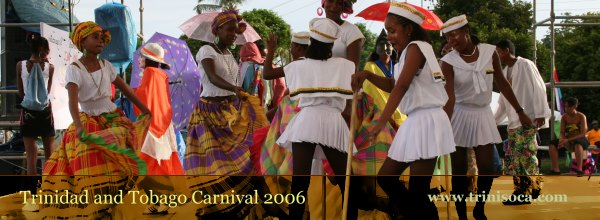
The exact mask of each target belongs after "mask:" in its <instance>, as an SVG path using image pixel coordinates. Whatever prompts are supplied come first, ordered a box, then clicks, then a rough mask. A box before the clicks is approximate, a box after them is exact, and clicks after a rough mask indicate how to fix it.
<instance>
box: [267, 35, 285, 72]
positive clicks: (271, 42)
mask: <svg viewBox="0 0 600 220" xmlns="http://www.w3.org/2000/svg"><path fill="white" fill-rule="evenodd" d="M276 49H277V35H275V33H270V34H269V37H268V38H267V58H266V59H265V65H264V69H263V78H264V79H266V80H271V79H277V78H281V77H284V76H285V74H284V72H283V67H277V68H273V58H274V57H275V50H276Z"/></svg>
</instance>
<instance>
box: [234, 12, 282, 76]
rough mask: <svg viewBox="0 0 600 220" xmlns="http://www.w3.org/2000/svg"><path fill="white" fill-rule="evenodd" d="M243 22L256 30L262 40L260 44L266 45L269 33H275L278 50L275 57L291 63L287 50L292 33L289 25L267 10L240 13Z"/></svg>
mask: <svg viewBox="0 0 600 220" xmlns="http://www.w3.org/2000/svg"><path fill="white" fill-rule="evenodd" d="M242 17H244V20H245V21H246V22H248V24H250V26H252V27H253V28H254V30H256V32H257V33H258V35H260V37H261V38H262V39H263V42H260V43H262V44H266V42H264V40H266V39H267V37H268V36H269V34H270V33H275V34H276V35H277V38H278V43H279V48H278V51H277V55H278V56H280V57H281V58H283V60H284V61H283V63H280V64H284V63H288V62H290V61H291V58H290V56H289V50H290V46H291V42H292V32H291V28H290V25H289V24H288V23H286V22H285V21H284V20H283V19H282V18H281V17H279V15H277V13H275V12H273V11H271V10H267V9H253V10H252V11H246V12H244V13H242Z"/></svg>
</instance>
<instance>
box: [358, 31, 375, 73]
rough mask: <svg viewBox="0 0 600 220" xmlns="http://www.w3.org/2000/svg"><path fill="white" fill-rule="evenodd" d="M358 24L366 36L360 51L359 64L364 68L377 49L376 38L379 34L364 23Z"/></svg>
mask: <svg viewBox="0 0 600 220" xmlns="http://www.w3.org/2000/svg"><path fill="white" fill-rule="evenodd" d="M356 26H357V27H358V29H360V32H362V34H363V35H364V36H365V42H364V44H363V48H362V51H361V53H360V64H359V66H358V69H362V68H363V67H364V66H365V63H366V62H367V61H368V59H369V56H370V55H371V53H372V52H373V51H375V40H377V35H376V34H374V33H373V32H371V31H369V29H367V26H365V24H363V23H356Z"/></svg>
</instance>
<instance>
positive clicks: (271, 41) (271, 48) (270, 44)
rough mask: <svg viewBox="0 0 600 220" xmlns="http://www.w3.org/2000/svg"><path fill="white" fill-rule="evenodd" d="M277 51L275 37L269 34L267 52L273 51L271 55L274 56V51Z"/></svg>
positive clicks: (273, 34)
mask: <svg viewBox="0 0 600 220" xmlns="http://www.w3.org/2000/svg"><path fill="white" fill-rule="evenodd" d="M276 49H277V35H276V34H275V33H274V32H273V33H270V34H269V37H267V51H269V52H271V51H273V54H275V50H276Z"/></svg>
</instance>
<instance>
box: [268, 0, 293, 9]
mask: <svg viewBox="0 0 600 220" xmlns="http://www.w3.org/2000/svg"><path fill="white" fill-rule="evenodd" d="M293 1H295V0H289V1H285V2H283V3H281V4H278V5H276V6H274V7H272V8H270V9H269V10H275V9H276V8H279V7H281V6H283V5H285V4H287V3H290V2H293Z"/></svg>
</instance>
